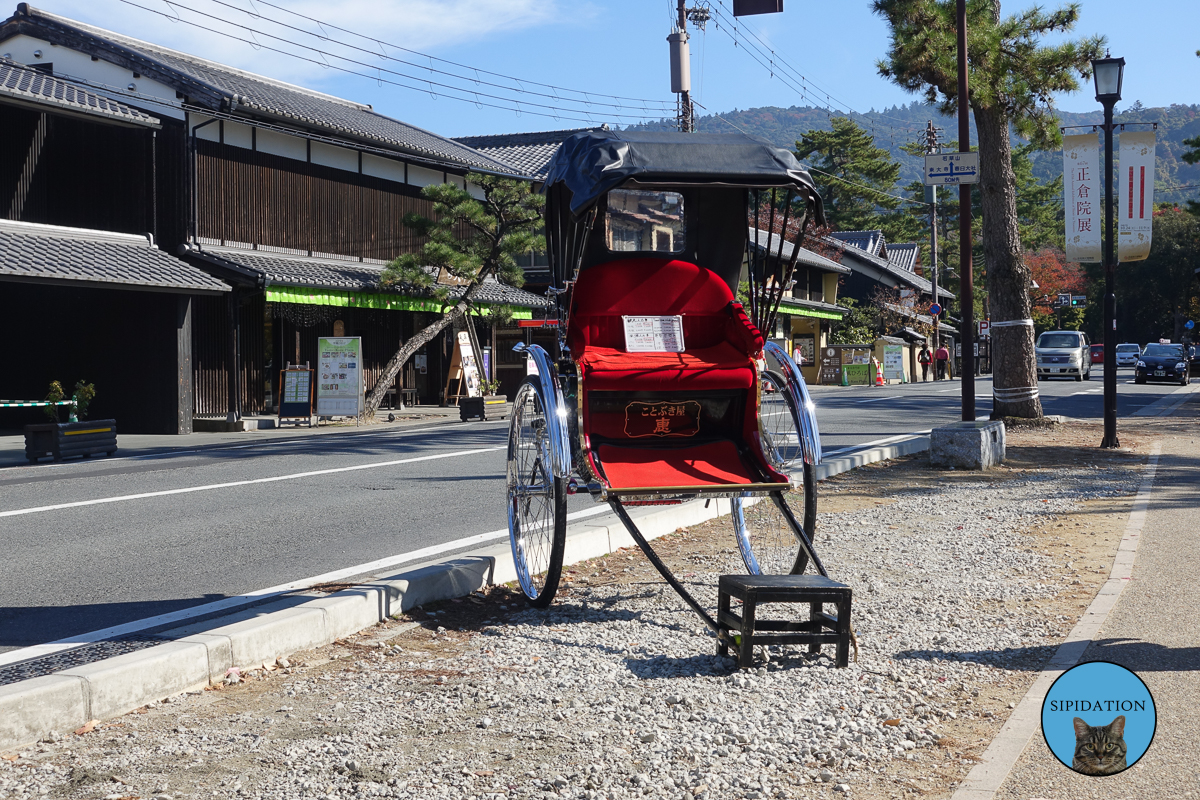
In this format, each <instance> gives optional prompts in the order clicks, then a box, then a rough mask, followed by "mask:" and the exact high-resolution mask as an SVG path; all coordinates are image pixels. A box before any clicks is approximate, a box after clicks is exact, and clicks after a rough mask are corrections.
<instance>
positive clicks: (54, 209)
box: [0, 104, 157, 233]
mask: <svg viewBox="0 0 1200 800" xmlns="http://www.w3.org/2000/svg"><path fill="white" fill-rule="evenodd" d="M42 116H43V115H42V114H41V113H39V112H37V111H31V110H28V109H24V108H20V107H17V106H10V105H5V104H0V119H2V121H0V216H2V217H4V218H5V219H17V220H21V221H22V222H40V223H43V224H47V225H66V226H70V227H75V228H98V229H101V230H108V231H116V232H119V233H153V232H154V228H155V214H154V211H155V208H154V186H153V182H152V181H151V175H152V173H153V169H152V166H153V159H152V157H153V153H154V150H155V148H156V144H157V143H156V142H154V141H153V139H152V137H153V136H154V131H152V130H150V129H146V128H128V127H122V126H117V125H109V124H104V123H94V122H89V121H87V120H83V119H79V118H77V117H69V116H60V115H57V114H52V113H51V114H45V115H44V116H45V138H44V143H43V145H42V147H41V148H40V152H38V153H37V154H36V158H35V159H31V158H30V152H31V146H32V145H33V144H34V141H35V137H36V135H37V131H38V126H39V121H40V119H41V117H42ZM35 149H36V148H35ZM27 162H29V163H30V164H32V166H33V169H32V171H29V170H26V164H27ZM23 174H24V175H25V176H26V178H27V180H26V183H27V186H25V187H22V186H21V183H22V176H23ZM19 191H20V192H21V193H22V194H23V195H24V202H23V203H22V204H21V208H19V209H15V208H14V207H13V198H14V196H15V195H16V194H17V193H18V192H19Z"/></svg>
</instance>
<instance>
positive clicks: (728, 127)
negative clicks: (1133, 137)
mask: <svg viewBox="0 0 1200 800" xmlns="http://www.w3.org/2000/svg"><path fill="white" fill-rule="evenodd" d="M1058 115H1059V120H1060V122H1061V124H1062V125H1064V126H1074V125H1084V126H1087V125H1096V124H1100V123H1101V122H1103V121H1104V114H1103V112H1102V111H1101V110H1100V109H1099V108H1096V109H1095V110H1094V111H1087V112H1081V113H1077V112H1071V111H1059V114H1058ZM830 116H831V115H830V114H828V113H827V112H826V111H824V110H823V109H820V108H814V107H811V106H791V107H789V108H779V107H776V106H763V107H760V108H747V109H741V110H739V109H736V108H735V109H734V110H732V111H727V112H722V113H714V114H706V115H703V116H698V117H697V118H696V130H698V131H704V132H708V133H720V132H726V133H728V132H732V131H734V130H740V131H743V132H745V133H750V134H754V135H756V136H762V137H763V138H765V139H768V140H770V141H771V142H773V143H775V144H777V145H779V146H780V147H787V148H794V147H795V146H796V140H797V139H799V138H800V137H801V135H802V134H804V133H805V132H807V131H809V130H812V129H814V128H815V129H818V130H829V128H830V124H829V117H830ZM850 116H852V118H853V119H854V120H855V121H856V122H857V123H858V124H859V125H861V126H862V127H864V128H866V129H867V130H869V131H871V132H872V134H873V136H874V138H875V145H876V147H881V148H883V149H885V150H887V151H888V152H890V153H891V154H892V157H893V158H895V159H896V160H897V161H899V162H900V164H901V171H900V185H901V186H904V185H905V184H907V183H909V182H911V181H914V180H920V177H921V172H922V169H921V167H922V165H921V161H920V159H918V158H914V157H913V156H910V155H908V154H907V153H905V152H904V151H903V150H901V149H900V147H901V145H903V144H905V143H907V142H914V141H924V130H925V125H926V123H928V122H929V120H933V124H934V125H935V126H937V127H939V128H941V129H942V134H941V136H942V140H943V141H953V140H956V139H957V138H958V120H957V119H955V118H952V117H946V116H943V115H942V114H941V113H939V112H938V110H937V109H936V108H934V107H933V106H929V105H926V104H925V103H921V102H913V103H910V104H908V105H904V106H892V107H890V108H885V109H883V110H882V111H875V110H871V111H869V112H867V113H865V114H853V115H850ZM1114 121H1115V122H1117V123H1130V122H1157V123H1158V153H1157V163H1158V169H1157V175H1156V176H1155V200H1156V201H1168V200H1171V201H1175V202H1178V203H1182V202H1183V201H1184V200H1188V199H1197V198H1200V164H1195V165H1193V164H1186V163H1184V162H1183V161H1182V160H1181V159H1180V158H1179V156H1180V154H1181V153H1182V152H1183V151H1184V150H1185V149H1186V148H1185V147H1184V146H1183V140H1184V139H1188V138H1191V137H1193V136H1200V105H1172V106H1169V107H1167V108H1145V107H1143V106H1142V105H1141V103H1134V104H1133V105H1132V106H1130V107H1129V108H1127V109H1125V110H1123V111H1120V112H1119V113H1118V114H1117V115H1116V117H1115V118H1114ZM630 127H631V128H632V129H643V130H673V129H674V127H675V121H674V120H662V121H660V122H654V123H645V124H642V125H635V126H630ZM1144 129H1145V128H1144V127H1141V126H1139V127H1138V128H1137V130H1144ZM1085 130H1086V129H1083V128H1081V129H1079V130H1076V131H1071V130H1068V131H1067V133H1073V132H1074V133H1082V132H1085ZM1118 136H1119V131H1118ZM971 143H972V144H973V145H974V144H977V143H978V140H977V138H976V135H975V124H974V120H972V121H971ZM1034 174H1035V175H1036V176H1037V177H1038V178H1039V179H1041V180H1044V181H1050V180H1053V179H1055V178H1057V177H1058V176H1059V175H1061V174H1062V155H1061V153H1060V152H1059V151H1053V152H1045V153H1039V154H1036V155H1035V156H1034ZM1179 186H1186V187H1190V188H1186V189H1176V190H1171V188H1170V187H1179Z"/></svg>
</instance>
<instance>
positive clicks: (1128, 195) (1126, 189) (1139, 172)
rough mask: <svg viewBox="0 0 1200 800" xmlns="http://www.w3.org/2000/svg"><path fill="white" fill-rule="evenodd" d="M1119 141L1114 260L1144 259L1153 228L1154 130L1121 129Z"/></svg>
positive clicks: (1146, 255) (1147, 251)
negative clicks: (1116, 230)
mask: <svg viewBox="0 0 1200 800" xmlns="http://www.w3.org/2000/svg"><path fill="white" fill-rule="evenodd" d="M1120 143H1121V160H1120V162H1119V164H1120V167H1119V168H1118V169H1117V192H1118V193H1119V194H1120V197H1121V200H1120V202H1118V203H1117V219H1118V220H1119V221H1120V222H1119V226H1118V234H1117V260H1118V261H1144V260H1145V259H1146V258H1147V257H1148V256H1149V255H1150V233H1151V230H1152V229H1153V227H1154V131H1136V132H1135V131H1125V132H1123V133H1122V134H1121V139H1120Z"/></svg>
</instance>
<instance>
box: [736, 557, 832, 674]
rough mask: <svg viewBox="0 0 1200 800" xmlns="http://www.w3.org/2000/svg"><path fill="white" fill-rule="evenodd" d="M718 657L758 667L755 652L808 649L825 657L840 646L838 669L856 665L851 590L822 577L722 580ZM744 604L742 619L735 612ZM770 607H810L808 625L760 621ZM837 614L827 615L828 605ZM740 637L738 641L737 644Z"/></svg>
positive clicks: (803, 621) (777, 576)
mask: <svg viewBox="0 0 1200 800" xmlns="http://www.w3.org/2000/svg"><path fill="white" fill-rule="evenodd" d="M717 591H718V595H717V597H718V599H717V626H718V636H717V641H718V645H717V653H718V654H719V655H728V654H729V648H730V647H733V648H734V649H735V650H736V651H737V660H738V667H740V668H741V669H748V668H750V667H751V666H753V663H754V646H755V645H768V644H806V645H808V652H809V653H810V654H812V653H819V652H820V651H821V646H822V645H825V644H834V645H837V655H836V657H835V665H836V666H838V667H845V666H848V665H849V663H850V602H851V590H850V587H849V586H847V585H846V584H844V583H838V582H837V581H833V580H830V579H829V578H826V577H823V576H821V575H722V576H721V577H720V581H719V583H718V587H717ZM733 598H737V599H738V600H741V601H742V613H741V614H740V615H738V614H735V613H734V612H733V611H732V610H731V605H732V603H731V601H732V600H733ZM765 603H807V604H808V606H809V613H808V619H807V620H794V621H790V620H760V619H758V618H757V613H758V606H759V605H760V604H765ZM827 603H828V604H830V605H832V606H834V607H835V608H836V609H837V614H836V616H835V615H831V614H827V613H826V612H825V610H824V606H825V604H827ZM735 637H736V638H735Z"/></svg>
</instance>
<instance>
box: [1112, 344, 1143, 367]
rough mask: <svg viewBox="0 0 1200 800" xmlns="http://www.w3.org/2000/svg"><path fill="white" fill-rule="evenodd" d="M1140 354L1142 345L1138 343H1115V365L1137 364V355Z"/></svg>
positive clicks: (1128, 365) (1129, 365) (1127, 365)
mask: <svg viewBox="0 0 1200 800" xmlns="http://www.w3.org/2000/svg"><path fill="white" fill-rule="evenodd" d="M1141 354H1142V346H1141V345H1139V344H1130V343H1128V342H1127V343H1125V344H1119V345H1117V366H1118V367H1132V366H1134V365H1136V364H1137V360H1138V356H1140V355H1141Z"/></svg>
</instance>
